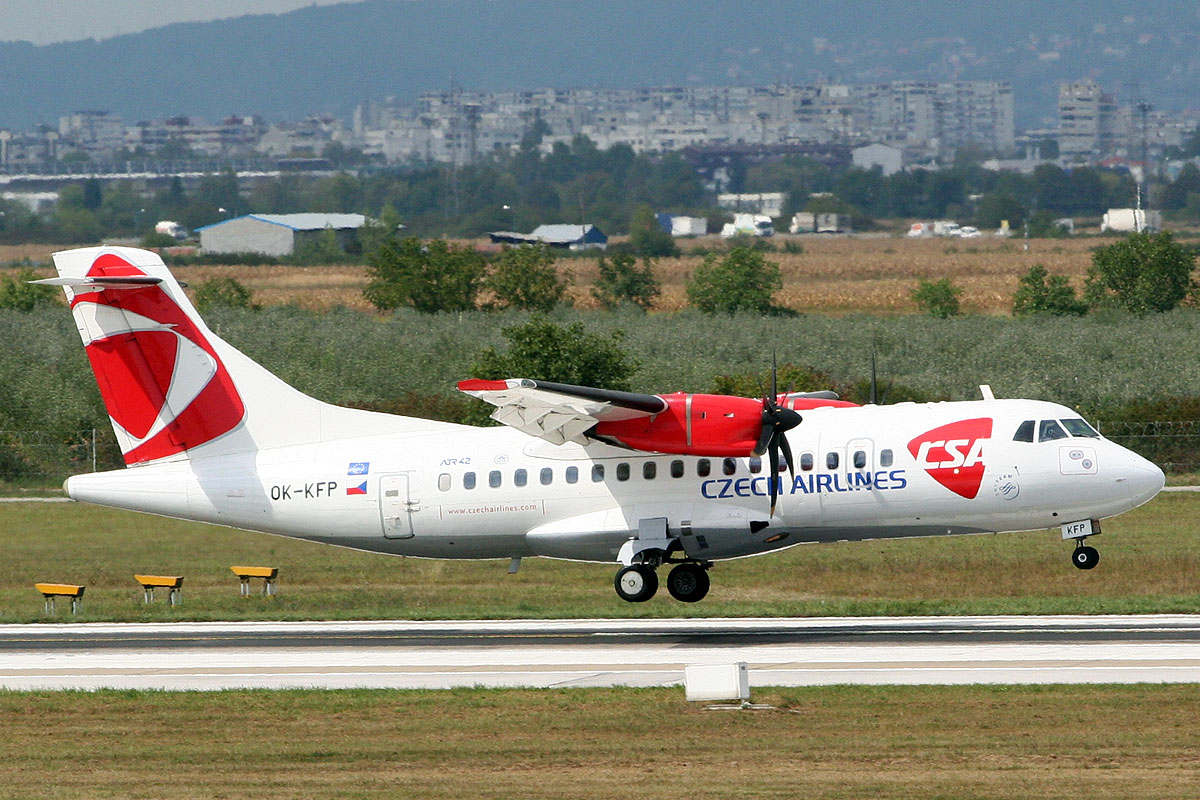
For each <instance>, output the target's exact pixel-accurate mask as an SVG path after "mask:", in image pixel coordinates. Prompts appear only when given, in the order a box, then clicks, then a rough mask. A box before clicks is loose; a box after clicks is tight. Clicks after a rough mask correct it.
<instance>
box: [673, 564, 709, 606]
mask: <svg viewBox="0 0 1200 800" xmlns="http://www.w3.org/2000/svg"><path fill="white" fill-rule="evenodd" d="M667 591H668V592H670V593H671V597H674V598H675V599H676V600H678V601H679V602H681V603H695V602H696V601H698V600H703V599H704V595H706V594H708V570H706V569H705V568H704V567H702V566H700V565H699V564H679V565H678V566H676V567H675V568H674V569H672V570H671V572H670V573H669V574H668V575H667Z"/></svg>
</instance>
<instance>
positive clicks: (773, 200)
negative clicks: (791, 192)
mask: <svg viewBox="0 0 1200 800" xmlns="http://www.w3.org/2000/svg"><path fill="white" fill-rule="evenodd" d="M786 200H787V193H786V192H750V193H742V194H719V195H717V205H718V206H720V207H721V208H728V209H729V210H731V211H743V212H746V213H750V214H765V215H766V216H768V217H778V216H779V215H780V214H782V213H783V204H784V202H785V201H786Z"/></svg>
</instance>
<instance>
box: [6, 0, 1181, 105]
mask: <svg viewBox="0 0 1200 800" xmlns="http://www.w3.org/2000/svg"><path fill="white" fill-rule="evenodd" d="M879 7H880V6H879V4H878V3H875V2H871V1H870V0H844V1H843V2H836V3H835V2H830V1H829V0H812V1H811V2H806V3H803V4H797V3H794V2H788V0H763V1H762V2H756V3H751V4H746V3H733V2H728V0H662V2H657V3H653V4H645V3H640V2H636V1H635V0H611V1H610V2H606V3H603V4H586V5H585V4H583V3H579V2H553V1H552V0H520V1H519V2H518V1H517V0H506V1H504V2H497V0H444V1H443V2H434V0H402V1H398V0H366V2H361V3H351V4H345V5H335V6H312V7H309V8H304V9H301V10H298V11H294V12H291V13H288V14H281V15H257V16H245V17H240V18H237V19H231V20H222V21H218V22H209V23H184V24H177V25H171V26H167V27H163V28H158V29H155V30H151V31H147V32H144V33H140V34H134V35H128V36H119V37H114V38H112V39H107V40H103V41H94V40H86V41H79V42H67V43H62V44H54V45H46V46H41V47H35V46H34V45H31V44H28V43H23V42H3V43H0V126H5V127H12V128H20V129H23V128H26V127H28V126H30V125H32V124H34V123H37V122H40V121H44V122H54V121H55V120H57V118H58V117H59V116H60V115H63V114H67V113H71V112H74V111H77V110H80V109H85V108H100V109H106V110H109V111H112V112H114V113H117V114H120V115H121V116H123V117H124V118H126V119H127V120H128V121H135V120H138V119H149V118H154V117H163V116H170V115H175V114H190V115H197V116H200V117H205V118H208V119H219V118H221V117H223V116H224V115H227V114H230V113H261V114H264V115H266V116H267V117H268V118H276V119H284V118H286V119H296V118H300V117H302V116H304V115H306V114H309V113H313V112H322V111H328V112H332V113H335V114H339V115H343V116H346V115H348V114H349V113H350V111H351V110H352V109H353V107H354V106H355V105H356V104H357V103H359V102H361V101H363V100H366V99H369V98H376V99H381V98H383V97H386V96H389V95H395V96H398V97H413V96H415V95H416V94H418V93H420V92H422V91H428V90H433V89H439V88H445V87H446V86H447V85H448V84H449V82H450V80H451V79H454V80H456V81H457V82H458V83H460V84H461V85H463V86H467V87H471V88H480V89H498V88H523V87H537V86H581V85H596V86H652V85H664V84H686V83H700V84H728V83H738V84H768V83H771V82H775V81H785V82H802V81H809V80H816V79H819V78H830V79H835V80H849V81H876V80H899V79H920V80H928V79H1002V80H1003V79H1010V80H1012V81H1013V82H1014V91H1015V96H1016V104H1017V115H1018V121H1019V123H1025V124H1036V123H1037V122H1038V121H1039V120H1040V119H1041V118H1042V117H1044V116H1046V115H1047V114H1050V113H1052V111H1053V108H1054V105H1053V103H1054V98H1055V96H1056V95H1055V92H1056V86H1055V84H1056V83H1057V82H1058V81H1063V80H1075V79H1079V78H1083V77H1091V78H1094V79H1096V80H1098V81H1101V82H1102V83H1104V84H1105V85H1106V86H1108V87H1110V88H1118V87H1119V86H1120V85H1121V84H1122V83H1124V82H1127V81H1130V80H1134V79H1137V80H1139V81H1140V83H1141V84H1142V87H1143V91H1144V92H1145V94H1146V96H1147V97H1148V98H1149V99H1150V100H1152V101H1153V102H1155V103H1156V104H1157V105H1159V106H1161V107H1164V108H1183V107H1188V106H1191V107H1195V106H1196V96H1195V91H1194V86H1195V81H1196V78H1197V77H1198V76H1200V58H1198V57H1197V55H1196V53H1197V52H1200V25H1197V22H1198V17H1197V14H1198V13H1200V12H1197V10H1196V6H1195V4H1194V3H1188V2H1184V1H1183V0H1156V2H1154V3H1153V4H1145V5H1142V6H1137V7H1130V6H1129V5H1128V4H1118V3H1115V2H1110V1H1109V0H1105V1H1104V2H1080V0H1066V1H1065V2H1060V3H1053V4H1046V3H1039V2H1031V1H1030V0H1016V2H1011V3H1007V4H1003V5H997V4H982V5H980V4H976V5H974V6H969V7H964V6H963V4H961V3H957V2H950V1H949V0H932V1H931V2H926V3H922V4H920V13H913V10H912V8H911V7H910V8H900V7H899V6H893V7H894V8H895V9H896V10H895V11H894V12H892V13H879ZM964 8H970V9H971V10H970V11H969V12H968V11H964ZM1149 8H1152V9H1153V12H1152V13H1151V12H1150V11H1149V10H1148V9H1149ZM1184 23H1186V24H1184Z"/></svg>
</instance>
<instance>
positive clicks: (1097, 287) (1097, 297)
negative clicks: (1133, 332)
mask: <svg viewBox="0 0 1200 800" xmlns="http://www.w3.org/2000/svg"><path fill="white" fill-rule="evenodd" d="M1195 267H1196V256H1195V255H1194V254H1192V253H1191V252H1190V251H1189V250H1188V249H1187V248H1185V247H1183V246H1182V245H1180V244H1178V243H1176V242H1175V240H1174V238H1173V237H1172V236H1171V234H1170V233H1167V232H1166V231H1163V232H1162V233H1131V234H1129V236H1127V237H1126V238H1125V239H1124V240H1122V241H1120V242H1114V243H1113V244H1110V245H1106V246H1104V247H1098V248H1096V250H1095V251H1093V253H1092V267H1091V269H1089V270H1088V276H1087V285H1086V287H1085V289H1084V297H1085V299H1086V300H1087V302H1088V304H1089V305H1091V306H1093V307H1095V306H1104V305H1115V306H1118V307H1120V308H1124V309H1125V310H1126V311H1132V312H1133V313H1135V314H1144V313H1146V312H1148V311H1170V310H1171V309H1173V308H1175V307H1176V306H1178V305H1179V304H1180V303H1181V302H1183V299H1184V298H1185V297H1187V296H1188V294H1189V293H1190V292H1191V291H1192V290H1193V289H1194V288H1195V286H1196V284H1195V281H1194V280H1193V278H1192V271H1193V270H1194V269H1195Z"/></svg>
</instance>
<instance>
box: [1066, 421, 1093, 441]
mask: <svg viewBox="0 0 1200 800" xmlns="http://www.w3.org/2000/svg"><path fill="white" fill-rule="evenodd" d="M1062 424H1063V425H1065V426H1066V428H1067V432H1068V433H1070V434H1071V435H1072V436H1083V437H1085V438H1087V439H1099V438H1100V434H1098V433H1096V429H1095V428H1093V427H1092V426H1091V425H1088V424H1087V423H1086V422H1084V421H1083V420H1082V419H1079V418H1078V417H1076V418H1075V419H1064V420H1063V421H1062Z"/></svg>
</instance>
